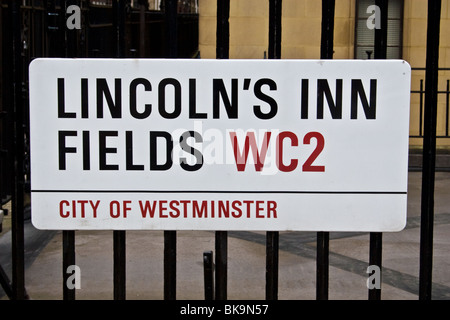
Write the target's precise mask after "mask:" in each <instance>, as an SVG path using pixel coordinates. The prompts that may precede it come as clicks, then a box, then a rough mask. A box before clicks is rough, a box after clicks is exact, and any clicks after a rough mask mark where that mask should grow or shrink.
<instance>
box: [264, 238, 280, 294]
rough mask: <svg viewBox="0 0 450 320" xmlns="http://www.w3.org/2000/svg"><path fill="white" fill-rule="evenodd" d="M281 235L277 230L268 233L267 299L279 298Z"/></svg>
mask: <svg viewBox="0 0 450 320" xmlns="http://www.w3.org/2000/svg"><path fill="white" fill-rule="evenodd" d="M279 235H280V233H279V232H277V231H268V232H267V234H266V300H278V261H279Z"/></svg>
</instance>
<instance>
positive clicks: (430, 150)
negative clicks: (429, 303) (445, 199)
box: [419, 0, 441, 300]
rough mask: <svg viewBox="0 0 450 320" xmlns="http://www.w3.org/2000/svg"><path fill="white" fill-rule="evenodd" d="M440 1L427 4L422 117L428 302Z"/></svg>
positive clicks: (422, 290) (422, 292)
mask: <svg viewBox="0 0 450 320" xmlns="http://www.w3.org/2000/svg"><path fill="white" fill-rule="evenodd" d="M440 19H441V0H429V1H428V16H427V51H426V52H427V53H426V67H425V114H424V137H423V164H422V197H421V220H420V270H419V299H420V300H431V289H432V280H431V279H432V272H433V224H434V183H435V165H436V163H435V161H436V125H437V89H438V67H439V33H440Z"/></svg>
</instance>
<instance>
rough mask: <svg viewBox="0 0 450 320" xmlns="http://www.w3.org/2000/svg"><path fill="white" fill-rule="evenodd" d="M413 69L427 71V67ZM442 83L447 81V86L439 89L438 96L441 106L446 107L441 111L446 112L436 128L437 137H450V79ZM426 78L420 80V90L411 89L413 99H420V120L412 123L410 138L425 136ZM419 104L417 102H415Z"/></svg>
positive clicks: (441, 69) (440, 69) (448, 69)
mask: <svg viewBox="0 0 450 320" xmlns="http://www.w3.org/2000/svg"><path fill="white" fill-rule="evenodd" d="M412 70H413V71H425V68H412ZM438 71H439V72H441V73H442V72H445V71H447V72H448V71H450V68H439V69H438ZM441 83H445V87H444V88H442V89H441V90H438V91H437V94H438V97H441V103H439V106H440V107H441V108H444V110H442V111H441V113H443V114H444V116H443V117H442V118H443V119H444V121H442V122H441V123H438V124H437V127H436V130H437V136H436V138H450V135H449V118H450V114H449V109H450V79H447V80H446V81H445V82H444V81H441ZM424 85H425V80H424V79H423V78H422V79H420V80H419V88H418V90H411V99H412V100H413V99H414V98H415V99H417V98H418V100H419V103H418V110H415V112H418V115H419V116H418V119H417V120H418V121H417V120H416V121H415V122H413V123H412V128H411V129H410V131H411V134H410V138H423V134H424V132H423V126H424V123H423V121H424V119H423V116H424V107H425V87H424ZM415 105H416V106H417V104H415Z"/></svg>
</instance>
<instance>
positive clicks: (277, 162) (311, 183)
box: [30, 59, 411, 232]
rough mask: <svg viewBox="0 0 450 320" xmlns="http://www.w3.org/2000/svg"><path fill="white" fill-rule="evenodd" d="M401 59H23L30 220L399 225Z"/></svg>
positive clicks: (52, 225) (405, 89) (53, 223)
mask: <svg viewBox="0 0 450 320" xmlns="http://www.w3.org/2000/svg"><path fill="white" fill-rule="evenodd" d="M410 79H411V69H410V66H409V65H408V63H406V62H405V61H402V60H387V61H381V60H378V61H374V60H370V61H360V60H328V61H324V60H200V59H195V60H168V59H167V60H162V59H161V60H159V59H36V60H34V61H33V62H32V63H31V64H30V136H31V186H32V190H31V195H32V222H33V224H34V225H35V226H36V227H37V228H40V229H63V230H64V229H73V230H75V229H114V230H129V229H147V230H269V231H283V230H304V231H380V232H381V231H399V230H401V229H402V228H403V227H404V225H405V223H406V207H407V205H406V200H407V174H408V134H409V98H410Z"/></svg>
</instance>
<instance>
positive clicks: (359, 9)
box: [355, 0, 403, 59]
mask: <svg viewBox="0 0 450 320" xmlns="http://www.w3.org/2000/svg"><path fill="white" fill-rule="evenodd" d="M388 2H389V4H388V22H387V23H388V30H387V53H386V55H387V59H401V57H402V31H403V0H388ZM374 4H375V0H357V1H356V23H355V59H373V58H374V42H375V28H373V29H370V28H368V27H367V20H368V19H369V17H370V16H371V15H372V12H371V11H369V13H367V8H368V7H369V6H371V5H374Z"/></svg>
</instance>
